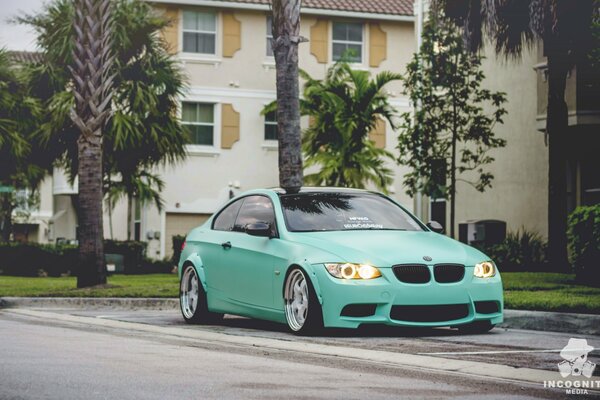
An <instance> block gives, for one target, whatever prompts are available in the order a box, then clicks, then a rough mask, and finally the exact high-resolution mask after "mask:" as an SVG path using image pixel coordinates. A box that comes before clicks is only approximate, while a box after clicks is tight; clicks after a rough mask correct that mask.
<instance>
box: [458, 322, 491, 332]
mask: <svg viewBox="0 0 600 400" xmlns="http://www.w3.org/2000/svg"><path fill="white" fill-rule="evenodd" d="M495 326H496V325H495V324H492V323H491V322H490V321H475V322H471V323H470V324H465V325H459V326H458V327H457V328H458V331H459V332H461V333H471V334H482V333H487V332H489V331H491V330H492V329H494V327H495Z"/></svg>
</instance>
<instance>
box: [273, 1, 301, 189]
mask: <svg viewBox="0 0 600 400" xmlns="http://www.w3.org/2000/svg"><path fill="white" fill-rule="evenodd" d="M301 3H302V1H301V0H273V43H272V44H273V46H272V47H273V55H274V56H275V66H276V71H277V72H276V73H277V102H278V104H279V107H277V130H278V133H279V135H278V136H279V184H280V185H281V187H282V188H283V189H285V190H286V191H287V192H290V193H295V192H297V191H299V190H300V188H301V187H302V183H303V182H302V181H303V178H302V151H301V139H300V104H299V88H298V44H299V43H300V42H302V41H304V39H303V38H301V37H300V6H301Z"/></svg>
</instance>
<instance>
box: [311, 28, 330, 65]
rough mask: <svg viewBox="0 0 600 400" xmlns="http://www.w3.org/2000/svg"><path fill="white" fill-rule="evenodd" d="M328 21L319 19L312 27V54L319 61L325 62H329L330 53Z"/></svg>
mask: <svg viewBox="0 0 600 400" xmlns="http://www.w3.org/2000/svg"><path fill="white" fill-rule="evenodd" d="M328 26H329V24H328V22H327V20H324V19H318V20H317V22H316V23H315V24H314V25H313V26H311V27H310V54H312V55H313V56H315V58H316V59H317V62H319V63H321V64H324V63H326V62H327V55H328V54H329V35H328V33H329V32H328Z"/></svg>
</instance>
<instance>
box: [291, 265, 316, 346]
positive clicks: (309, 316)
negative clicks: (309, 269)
mask: <svg viewBox="0 0 600 400" xmlns="http://www.w3.org/2000/svg"><path fill="white" fill-rule="evenodd" d="M300 276H301V277H303V279H304V282H306V289H307V291H308V309H307V311H306V316H305V319H304V322H303V323H302V324H301V326H298V324H297V323H295V322H297V320H296V321H294V318H295V317H294V316H293V315H294V312H293V311H292V309H293V307H292V304H293V301H292V299H291V298H290V295H291V293H290V287H289V284H290V281H291V280H293V279H297V278H298V277H300ZM283 302H284V311H285V316H286V321H287V325H288V328H289V330H290V332H292V333H294V334H296V335H300V336H313V335H318V334H320V333H322V332H323V310H322V308H321V304H319V300H318V299H317V294H316V292H315V289H314V287H313V285H312V282H311V281H310V278H309V277H308V274H307V273H306V272H305V271H304V270H303V269H302V268H299V267H294V268H292V269H290V271H289V272H288V274H287V276H286V278H285V283H284V288H283ZM290 313H291V314H290Z"/></svg>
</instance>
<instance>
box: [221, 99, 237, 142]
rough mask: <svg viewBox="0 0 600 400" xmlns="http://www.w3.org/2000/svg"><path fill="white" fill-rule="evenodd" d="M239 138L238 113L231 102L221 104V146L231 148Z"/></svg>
mask: <svg viewBox="0 0 600 400" xmlns="http://www.w3.org/2000/svg"><path fill="white" fill-rule="evenodd" d="M238 140H240V113H239V112H237V111H235V110H234V109H233V105H231V104H221V148H222V149H231V148H232V147H233V144H234V143H235V142H237V141H238Z"/></svg>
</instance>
